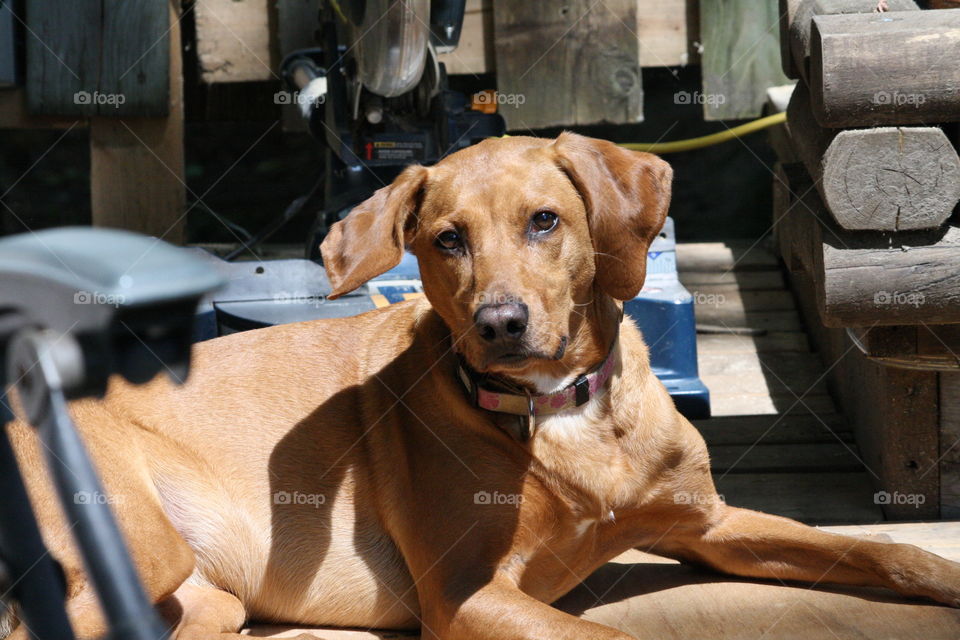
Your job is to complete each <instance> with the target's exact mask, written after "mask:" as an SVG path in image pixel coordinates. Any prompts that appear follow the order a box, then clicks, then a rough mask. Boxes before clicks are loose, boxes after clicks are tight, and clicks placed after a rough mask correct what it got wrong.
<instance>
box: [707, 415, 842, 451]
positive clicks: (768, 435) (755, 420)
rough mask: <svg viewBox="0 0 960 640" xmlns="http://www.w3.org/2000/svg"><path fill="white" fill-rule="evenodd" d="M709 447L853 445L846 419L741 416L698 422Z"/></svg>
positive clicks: (798, 416) (810, 416)
mask: <svg viewBox="0 0 960 640" xmlns="http://www.w3.org/2000/svg"><path fill="white" fill-rule="evenodd" d="M693 425H694V426H695V427H696V428H697V430H699V431H700V434H701V435H703V439H704V440H705V441H706V442H707V446H708V447H710V448H711V449H713V448H714V447H722V446H728V445H752V444H755V443H762V444H808V443H813V442H826V443H831V444H833V443H837V442H841V441H842V442H847V443H849V442H852V441H853V435H852V434H851V433H850V430H849V427H848V426H847V423H846V420H845V419H844V418H843V416H841V415H839V414H836V413H830V414H821V415H817V416H814V415H810V414H806V415H785V416H769V415H759V416H750V415H741V416H725V417H714V418H708V419H706V420H694V421H693Z"/></svg>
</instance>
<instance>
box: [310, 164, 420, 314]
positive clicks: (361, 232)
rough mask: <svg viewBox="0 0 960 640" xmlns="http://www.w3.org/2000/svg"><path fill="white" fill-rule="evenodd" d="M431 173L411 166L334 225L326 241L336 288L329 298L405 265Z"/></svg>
mask: <svg viewBox="0 0 960 640" xmlns="http://www.w3.org/2000/svg"><path fill="white" fill-rule="evenodd" d="M426 176H427V169H426V168H424V167H421V166H419V165H414V166H410V167H407V168H406V169H404V171H403V173H401V174H400V175H399V176H397V179H396V180H394V181H393V183H392V184H390V185H389V186H386V187H383V188H382V189H378V190H377V191H376V193H374V194H373V195H372V196H370V197H369V198H367V199H366V200H364V201H363V202H361V203H360V204H358V205H357V206H356V207H354V208H353V210H352V211H351V212H350V213H349V214H348V215H347V217H346V218H344V219H343V220H341V221H340V222H337V223H335V224H334V225H333V226H332V227H330V232H329V233H328V234H327V237H326V238H324V239H323V243H322V244H321V245H320V253H321V255H322V256H323V266H324V268H325V269H326V270H327V278H328V279H329V280H330V286H331V288H332V291H331V292H330V295H329V296H328V297H329V298H339V297H340V296H342V295H343V294H345V293H350V292H351V291H353V290H354V289H356V288H357V287H359V286H360V285H362V284H363V283H364V282H366V281H367V280H369V279H370V278H374V277H376V276H378V275H380V274H381V273H383V272H384V271H388V270H390V269H392V268H393V267H395V266H397V265H398V264H399V263H400V259H401V258H402V257H403V247H404V244H405V240H406V238H405V236H406V232H407V231H408V230H409V229H411V228H412V227H413V226H414V225H415V224H416V216H415V214H416V210H417V207H418V206H419V200H420V192H421V190H422V189H423V184H424V181H425V179H426Z"/></svg>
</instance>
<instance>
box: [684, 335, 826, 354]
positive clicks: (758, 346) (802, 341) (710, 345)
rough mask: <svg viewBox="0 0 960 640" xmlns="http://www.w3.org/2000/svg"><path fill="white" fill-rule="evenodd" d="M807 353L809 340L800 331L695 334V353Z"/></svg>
mask: <svg viewBox="0 0 960 640" xmlns="http://www.w3.org/2000/svg"><path fill="white" fill-rule="evenodd" d="M785 351H787V352H793V353H809V352H810V342H809V340H808V339H807V335H806V334H805V333H803V332H802V331H768V332H767V333H765V334H764V335H761V336H738V335H731V334H722V333H719V334H718V333H702V334H699V335H698V336H697V353H701V354H726V355H731V354H748V355H749V354H754V353H783V352H785Z"/></svg>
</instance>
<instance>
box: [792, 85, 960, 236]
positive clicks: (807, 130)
mask: <svg viewBox="0 0 960 640" xmlns="http://www.w3.org/2000/svg"><path fill="white" fill-rule="evenodd" d="M787 121H788V126H789V129H790V135H791V138H792V140H793V144H794V147H795V149H796V151H797V154H798V155H799V156H800V158H801V159H802V160H803V163H804V164H805V165H806V167H807V170H808V171H809V172H810V175H811V176H813V179H814V182H815V183H816V184H817V189H818V190H819V191H820V194H821V195H822V197H823V200H824V202H825V203H826V204H827V207H828V208H829V209H830V212H831V213H832V214H833V218H834V219H835V220H836V221H837V223H838V224H839V225H840V226H841V227H842V228H844V229H858V230H877V231H901V230H916V229H933V228H936V227H939V226H940V225H941V224H943V222H944V221H945V220H946V219H947V218H949V217H950V215H951V213H952V212H953V208H954V206H956V204H957V201H958V200H960V157H958V156H957V152H956V150H955V149H954V148H953V146H951V144H950V141H949V140H948V139H947V136H946V134H944V132H943V131H942V130H941V129H939V128H936V127H883V128H877V129H857V130H853V129H851V130H846V131H841V132H839V133H838V132H836V131H833V130H828V129H823V128H822V127H820V125H819V124H818V123H817V121H816V120H815V119H814V117H813V114H812V112H811V110H810V96H809V91H808V90H807V88H806V86H804V85H803V83H800V84H799V85H798V86H797V88H796V89H795V90H794V92H793V97H792V98H791V99H790V105H789V106H788V107H787Z"/></svg>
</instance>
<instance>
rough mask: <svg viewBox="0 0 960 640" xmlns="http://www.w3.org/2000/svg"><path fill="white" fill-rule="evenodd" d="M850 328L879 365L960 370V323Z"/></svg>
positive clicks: (860, 344) (859, 346)
mask: <svg viewBox="0 0 960 640" xmlns="http://www.w3.org/2000/svg"><path fill="white" fill-rule="evenodd" d="M848 331H850V334H851V337H852V338H853V339H854V340H855V341H856V342H857V346H858V348H859V349H860V351H862V352H863V355H865V356H866V357H868V358H870V359H871V360H873V361H874V362H876V363H878V364H882V365H886V366H891V367H902V368H904V369H920V370H923V371H953V372H958V373H960V324H922V325H897V326H890V327H880V326H877V327H860V328H853V329H849V330H848Z"/></svg>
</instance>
